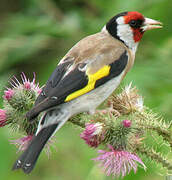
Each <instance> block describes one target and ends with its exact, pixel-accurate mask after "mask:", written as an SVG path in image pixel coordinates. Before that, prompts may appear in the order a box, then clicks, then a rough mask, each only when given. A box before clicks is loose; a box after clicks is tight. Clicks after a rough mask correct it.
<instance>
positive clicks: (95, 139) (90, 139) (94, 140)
mask: <svg viewBox="0 0 172 180" xmlns="http://www.w3.org/2000/svg"><path fill="white" fill-rule="evenodd" d="M102 128H103V127H102V124H101V123H96V124H89V123H87V124H86V128H85V130H84V131H83V132H82V133H81V134H80V137H81V138H82V139H83V140H84V141H85V142H86V144H88V145H89V146H90V147H95V148H96V147H97V146H98V145H99V144H100V143H101V141H102V140H103V138H104V137H103V135H102Z"/></svg>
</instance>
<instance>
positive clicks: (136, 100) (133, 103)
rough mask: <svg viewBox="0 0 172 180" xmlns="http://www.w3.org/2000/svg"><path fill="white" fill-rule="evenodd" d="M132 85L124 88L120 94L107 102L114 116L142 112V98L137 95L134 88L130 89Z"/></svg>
mask: <svg viewBox="0 0 172 180" xmlns="http://www.w3.org/2000/svg"><path fill="white" fill-rule="evenodd" d="M131 86H132V83H130V84H129V85H128V86H126V87H125V88H124V89H123V90H122V92H121V93H120V94H113V95H112V96H111V97H110V98H109V100H108V105H109V106H111V107H112V108H113V109H114V111H112V113H114V115H116V116H119V115H128V114H130V113H131V112H135V111H140V112H141V111H143V109H144V106H143V98H142V96H140V95H139V94H138V90H137V89H136V87H134V88H132V87H131Z"/></svg>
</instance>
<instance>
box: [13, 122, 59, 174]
mask: <svg viewBox="0 0 172 180" xmlns="http://www.w3.org/2000/svg"><path fill="white" fill-rule="evenodd" d="M57 127H58V124H53V125H50V126H48V127H46V128H44V129H42V130H41V131H40V132H39V133H38V135H37V136H34V137H33V139H32V141H31V143H30V145H29V146H28V148H27V149H26V150H25V151H24V152H23V154H22V155H21V156H20V157H19V159H18V160H17V161H16V162H15V164H14V165H13V168H12V170H16V169H20V168H22V169H23V171H24V173H27V174H29V173H30V172H31V171H32V169H33V168H34V166H35V164H36V161H37V159H38V157H39V154H40V153H41V151H42V149H43V147H44V146H45V144H46V142H47V141H48V139H49V138H50V137H51V135H52V134H53V132H54V131H55V130H56V128H57Z"/></svg>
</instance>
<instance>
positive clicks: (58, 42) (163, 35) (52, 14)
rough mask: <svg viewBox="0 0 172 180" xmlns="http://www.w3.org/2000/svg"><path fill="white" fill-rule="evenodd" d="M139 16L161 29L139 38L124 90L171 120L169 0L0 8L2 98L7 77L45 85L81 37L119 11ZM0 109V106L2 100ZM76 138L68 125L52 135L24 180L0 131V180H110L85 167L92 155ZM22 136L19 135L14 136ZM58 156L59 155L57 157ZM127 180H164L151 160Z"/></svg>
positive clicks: (50, 1) (35, 1)
mask: <svg viewBox="0 0 172 180" xmlns="http://www.w3.org/2000/svg"><path fill="white" fill-rule="evenodd" d="M133 10H134V11H139V12H141V13H143V14H144V15H145V16H146V17H149V18H152V19H156V20H159V21H161V22H163V24H164V28H163V29H159V30H152V31H150V32H147V33H145V35H144V37H143V40H142V42H141V44H140V46H139V49H138V52H137V55H136V62H135V65H134V68H133V69H132V70H131V71H130V72H129V74H128V75H127V77H126V78H125V80H124V82H123V83H122V85H125V84H127V83H129V82H130V81H132V82H133V84H134V85H136V86H137V87H138V89H139V90H140V93H141V94H142V95H143V97H144V101H145V105H147V106H148V107H150V108H152V109H153V110H154V111H155V112H159V113H160V114H162V115H163V116H164V117H165V118H166V120H171V117H172V108H171V107H172V1H171V0H144V1H139V0H106V1H105V0H104V1H103V0H29V1H26V0H15V1H14V0H6V1H2V0H0V95H1V96H2V95H3V90H4V87H5V86H8V80H9V78H11V77H12V76H13V75H16V76H17V77H19V76H20V73H21V72H25V73H26V75H27V76H28V77H30V78H32V77H33V72H36V74H37V81H39V82H40V84H41V85H43V84H44V83H45V82H46V80H47V78H48V77H49V75H50V74H51V72H52V71H53V69H54V68H55V66H56V65H57V63H58V61H59V60H60V59H61V58H62V57H63V56H64V55H65V53H66V52H67V51H68V50H69V49H70V48H71V47H72V46H73V45H74V44H75V43H76V42H77V41H78V40H80V39H82V38H83V37H85V36H87V35H89V34H93V33H96V32H98V31H100V29H101V28H102V27H103V25H104V24H105V23H106V22H107V20H108V19H109V18H111V17H112V16H114V15H115V14H117V13H119V12H122V11H133ZM0 105H1V108H2V98H1V99H0ZM79 134H80V130H79V129H78V128H77V127H75V126H74V125H71V124H70V123H68V124H66V125H65V126H64V127H63V128H62V129H61V130H60V131H59V132H58V133H57V135H56V137H57V143H56V144H55V146H56V148H53V149H52V154H51V156H50V158H49V159H48V158H47V156H46V155H45V153H42V154H41V156H40V158H39V161H38V163H37V165H36V168H35V169H34V171H33V172H32V173H31V174H30V175H25V174H24V173H23V172H21V171H16V172H12V171H11V167H12V165H13V163H14V161H15V160H16V158H17V157H18V155H19V154H16V147H15V146H14V145H11V144H9V141H8V140H9V139H15V138H16V137H19V135H18V136H17V135H14V133H12V132H10V131H9V129H8V128H7V127H5V128H1V129H0V179H2V180H11V179H13V180H15V179H16V180H30V179H32V180H111V179H114V178H112V177H105V176H104V175H103V174H102V173H101V172H100V171H99V170H98V169H97V168H96V167H95V165H94V163H93V162H92V161H91V158H94V157H95V156H96V150H94V149H91V148H89V147H88V146H87V145H86V144H84V142H83V141H82V140H81V139H80V137H79ZM20 136H21V135H20ZM56 149H57V150H56ZM145 163H146V165H147V167H148V169H147V171H146V172H144V171H143V170H142V169H139V170H138V172H137V174H136V175H134V173H131V174H130V175H129V176H127V177H125V178H124V179H125V180H133V179H137V180H149V179H151V180H162V179H165V178H164V177H162V176H159V175H157V174H156V173H158V172H157V171H156V168H154V166H153V163H151V162H150V161H149V160H148V161H146V162H145Z"/></svg>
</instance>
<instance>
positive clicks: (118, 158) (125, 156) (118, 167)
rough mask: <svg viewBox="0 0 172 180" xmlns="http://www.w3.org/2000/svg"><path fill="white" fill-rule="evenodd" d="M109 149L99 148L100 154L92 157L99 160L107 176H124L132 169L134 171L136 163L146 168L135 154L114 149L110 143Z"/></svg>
mask: <svg viewBox="0 0 172 180" xmlns="http://www.w3.org/2000/svg"><path fill="white" fill-rule="evenodd" d="M109 149H110V150H111V151H104V150H99V151H98V153H99V154H100V155H99V156H98V157H97V158H94V159H93V160H94V161H99V162H100V166H102V167H103V170H104V171H105V173H106V175H107V176H109V175H113V176H115V177H120V176H122V177H124V176H125V175H126V174H129V173H130V171H131V170H132V169H133V170H134V173H136V171H137V166H138V163H139V164H141V165H142V166H143V168H144V169H146V166H145V165H144V163H143V162H142V160H141V159H140V158H139V157H138V156H137V155H135V154H132V153H130V152H127V151H119V150H115V149H114V148H113V147H112V146H111V145H109Z"/></svg>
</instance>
